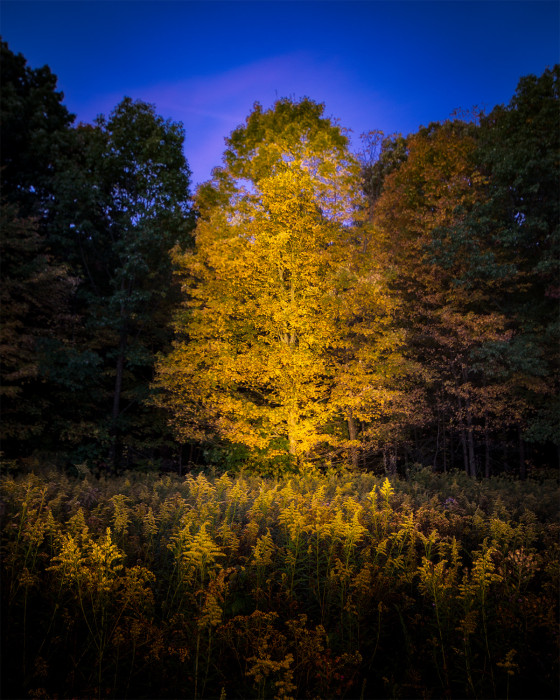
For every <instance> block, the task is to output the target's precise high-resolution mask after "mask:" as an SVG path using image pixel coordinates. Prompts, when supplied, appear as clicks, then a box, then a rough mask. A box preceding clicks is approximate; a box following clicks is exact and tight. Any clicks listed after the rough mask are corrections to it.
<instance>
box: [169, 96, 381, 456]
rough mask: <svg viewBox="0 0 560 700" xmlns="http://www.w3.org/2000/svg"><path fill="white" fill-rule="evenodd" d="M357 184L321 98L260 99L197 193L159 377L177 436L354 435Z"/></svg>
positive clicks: (302, 452)
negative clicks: (192, 237) (172, 340)
mask: <svg viewBox="0 0 560 700" xmlns="http://www.w3.org/2000/svg"><path fill="white" fill-rule="evenodd" d="M358 192H359V166H358V164H357V163H356V161H355V160H354V159H353V158H352V157H351V156H350V154H349V152H348V142H347V138H346V136H345V135H344V134H343V132H342V131H341V129H340V128H339V127H338V126H335V125H333V124H332V123H331V122H330V121H329V120H328V119H325V118H324V117H323V107H322V105H318V104H315V103H313V102H311V101H310V100H307V99H304V100H302V101H301V102H298V103H294V102H292V101H290V100H280V101H278V102H277V103H276V104H275V105H274V108H273V109H270V110H268V111H266V112H265V111H263V110H262V108H261V107H260V105H256V106H255V108H254V110H253V112H252V113H251V115H250V116H249V117H248V118H247V120H246V123H245V124H244V125H243V126H241V127H239V128H238V129H236V130H235V131H234V132H233V133H232V134H231V136H230V137H229V139H228V140H227V150H226V152H225V156H224V167H223V168H218V169H216V170H215V172H214V178H213V181H212V182H210V183H208V184H206V185H204V186H203V187H201V188H200V189H199V191H198V194H197V205H198V208H199V210H200V212H201V218H200V220H199V221H198V225H197V228H196V250H195V252H193V253H187V254H186V255H185V254H178V256H177V263H178V264H179V265H180V267H181V269H182V273H183V280H184V292H185V294H186V295H187V300H186V301H185V304H184V307H183V310H182V311H181V313H180V314H179V315H178V316H177V319H176V332H177V336H178V339H177V342H176V344H175V348H174V351H173V352H172V353H171V354H170V355H168V356H167V357H166V358H165V359H163V360H162V361H161V363H160V365H159V378H158V385H159V387H160V388H161V389H163V390H164V391H163V392H162V393H161V394H160V399H159V403H160V404H161V405H164V406H166V407H167V408H168V409H170V410H171V413H172V422H173V424H174V426H175V429H176V432H177V434H178V436H180V438H182V439H185V440H187V439H197V440H203V441H210V440H222V441H226V442H229V443H231V444H238V445H243V446H245V447H246V448H247V450H248V451H250V452H251V451H253V452H256V453H260V454H266V455H267V456H268V457H274V456H279V455H286V454H289V455H290V456H291V459H292V460H293V461H298V460H301V459H303V458H309V457H310V456H311V455H313V454H316V453H317V451H318V450H324V449H325V448H326V449H327V450H331V451H332V450H336V449H340V448H341V446H342V445H343V443H344V442H345V441H346V442H347V438H348V435H347V432H346V429H345V428H343V426H344V425H345V420H346V419H347V418H348V416H349V410H350V409H351V408H352V401H351V400H349V399H348V398H346V399H345V398H344V397H345V396H350V395H352V394H353V387H352V382H351V381H350V378H351V377H352V376H353V375H354V374H355V369H356V366H357V360H356V355H355V353H354V352H353V350H352V347H351V344H349V340H348V325H347V324H348V320H349V317H350V315H351V313H350V307H352V304H353V301H356V299H357V297H356V292H355V284H356V280H357V279H359V277H360V274H362V272H360V269H359V268H360V265H359V264H358V263H357V258H356V251H357V248H358V242H357V237H358V238H359V237H360V236H362V235H364V234H363V231H361V232H360V231H359V228H357V223H358V219H359V217H360V216H361V214H360V210H361V209H363V207H360V205H361V204H362V203H361V201H360V198H359V195H358ZM378 287H379V284H375V283H373V281H372V283H371V284H370V288H369V289H370V291H369V293H370V294H374V293H375V291H376V289H377V288H378ZM362 293H363V289H362ZM380 299H381V298H380ZM380 303H381V301H380ZM354 311H355V309H354ZM385 313H386V310H384V311H383V314H385ZM355 360H356V361H355ZM344 377H346V380H345V381H343V378H344ZM354 384H355V382H354ZM342 385H344V387H345V389H346V390H344V387H343V386H342ZM366 394H367V392H366ZM359 395H362V396H364V392H361V393H360V394H359ZM365 398H367V399H368V400H369V399H370V398H371V397H365ZM361 406H362V405H361V404H360V406H359V407H358V406H356V407H355V408H361ZM341 426H342V427H341Z"/></svg>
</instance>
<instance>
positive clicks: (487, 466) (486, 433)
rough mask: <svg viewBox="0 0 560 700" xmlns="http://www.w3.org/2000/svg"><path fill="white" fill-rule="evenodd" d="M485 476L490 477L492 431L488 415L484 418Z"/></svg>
mask: <svg viewBox="0 0 560 700" xmlns="http://www.w3.org/2000/svg"><path fill="white" fill-rule="evenodd" d="M484 476H485V478H486V479H488V478H489V477H490V431H489V429H488V414H486V416H485V418H484Z"/></svg>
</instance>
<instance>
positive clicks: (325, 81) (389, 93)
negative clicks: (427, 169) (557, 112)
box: [0, 0, 560, 184]
mask: <svg viewBox="0 0 560 700" xmlns="http://www.w3.org/2000/svg"><path fill="white" fill-rule="evenodd" d="M0 12H1V14H0V32H1V34H2V38H3V39H4V40H5V41H7V42H8V44H9V46H10V48H11V49H12V51H14V52H16V53H22V54H23V55H24V56H25V57H26V58H27V60H28V62H29V64H30V65H31V67H33V68H37V67H39V66H42V65H44V64H47V65H49V66H50V68H51V70H52V71H53V72H54V73H55V74H56V75H57V76H58V85H59V89H61V90H62V91H63V92H64V94H65V100H64V101H65V104H66V105H67V107H68V108H69V109H70V111H71V112H73V113H75V114H76V115H77V120H80V121H91V120H92V119H93V118H94V117H95V116H96V115H97V114H99V113H104V114H107V113H108V112H110V111H111V109H112V108H113V107H114V106H115V105H116V104H117V103H118V102H119V101H120V100H121V99H122V97H123V96H124V95H129V96H131V97H133V98H139V99H143V100H147V101H149V102H152V103H154V104H155V105H156V108H157V111H158V113H159V114H161V115H162V116H164V117H166V118H171V119H173V120H175V121H181V122H183V124H184V126H185V129H186V142H185V153H186V155H187V158H188V161H189V163H190V166H191V168H192V170H193V183H194V184H196V183H198V182H201V181H203V180H205V179H207V178H208V177H209V176H210V171H211V168H212V167H213V166H214V165H218V164H219V163H220V160H221V154H222V151H223V147H224V141H223V139H224V137H225V136H227V135H228V134H229V133H230V132H231V130H232V129H234V128H235V127H236V126H237V125H238V124H240V123H241V122H242V121H243V120H244V119H245V117H246V116H247V114H248V113H249V112H250V110H251V107H252V104H253V103H254V102H255V101H256V100H258V101H260V102H261V103H262V104H263V105H264V106H270V105H271V104H272V103H273V102H274V100H275V99H276V97H283V96H292V97H296V98H299V97H302V96H304V95H306V96H309V97H311V98H312V99H314V100H316V101H320V102H325V104H326V112H327V114H328V115H329V116H332V117H335V118H337V119H339V120H340V123H341V124H342V126H345V127H348V128H350V129H352V130H353V133H354V142H355V144H356V147H358V146H359V140H358V138H357V137H358V136H359V134H360V133H362V132H364V131H368V130H371V129H382V130H383V131H385V132H386V133H392V132H401V133H403V134H408V133H411V132H414V131H417V129H418V128H419V127H420V126H421V125H426V124H428V123H429V122H430V121H437V120H442V119H445V118H447V117H448V116H449V115H450V114H451V113H452V112H453V111H454V110H455V109H457V108H464V109H468V108H471V107H474V106H475V105H477V106H481V107H483V108H485V109H486V110H490V109H491V108H492V107H493V106H494V105H496V104H499V103H507V102H509V100H510V98H511V97H512V95H513V93H514V91H515V87H516V85H517V82H518V79H519V78H520V77H521V76H522V75H527V74H529V73H534V74H537V75H540V74H541V73H542V72H543V70H544V69H545V68H546V67H547V66H552V65H553V64H555V63H557V62H559V61H560V2H559V1H558V0H557V1H554V2H551V1H548V0H530V1H529V2H525V1H522V0H519V1H515V2H510V1H509V0H501V1H498V2H494V1H486V2H477V1H474V0H473V1H468V2H465V1H463V0H447V1H441V2H431V1H428V0H416V1H412V2H404V1H403V2H401V1H400V0H392V1H388V2H371V1H369V0H361V1H358V2H353V1H351V0H348V1H345V2H337V1H334V0H333V1H330V2H329V1H327V2H325V1H322V0H316V1H315V2H299V1H297V0H291V1H290V0H285V1H284V2H275V1H273V0H270V1H267V0H255V1H253V2H244V1H241V0H230V1H229V2H220V1H218V0H207V1H206V2H186V1H182V0H174V1H173V0H172V1H167V0H158V1H157V2H152V1H150V0H144V1H138V0H127V1H126V0H125V1H114V0H97V1H94V2H90V1H89V0H66V1H64V2H59V1H51V0H42V1H34V0H2V3H1V10H0Z"/></svg>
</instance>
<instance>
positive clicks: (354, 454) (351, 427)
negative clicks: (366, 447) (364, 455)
mask: <svg viewBox="0 0 560 700" xmlns="http://www.w3.org/2000/svg"><path fill="white" fill-rule="evenodd" d="M347 421H348V435H349V437H350V440H357V439H358V429H357V426H356V419H355V418H354V416H353V414H352V410H350V412H349V414H348V419H347ZM350 456H351V459H352V467H353V468H354V469H356V470H357V469H358V467H359V456H358V448H357V447H355V446H354V445H353V446H352V447H351V448H350Z"/></svg>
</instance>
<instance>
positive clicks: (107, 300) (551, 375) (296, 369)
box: [0, 43, 560, 476]
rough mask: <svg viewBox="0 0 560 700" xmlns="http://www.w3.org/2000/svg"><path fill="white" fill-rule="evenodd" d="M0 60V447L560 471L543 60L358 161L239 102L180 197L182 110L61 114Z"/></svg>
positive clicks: (369, 148)
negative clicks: (198, 177) (220, 147)
mask: <svg viewBox="0 0 560 700" xmlns="http://www.w3.org/2000/svg"><path fill="white" fill-rule="evenodd" d="M1 61H2V84H1V127H2V128H1V165H2V204H1V206H2V213H1V216H2V222H1V224H2V225H1V236H2V238H1V251H0V253H1V256H2V292H1V294H2V328H1V336H0V350H1V358H2V368H1V385H2V389H1V392H2V393H1V395H2V428H1V430H2V434H1V438H2V450H3V453H4V457H5V458H8V459H15V458H25V457H41V458H42V459H44V458H48V459H50V460H51V461H55V462H58V463H62V464H66V465H74V466H78V465H81V464H87V465H88V466H89V467H93V468H97V469H105V468H107V469H109V468H110V469H121V468H126V467H134V468H147V467H148V466H150V465H159V466H162V467H168V468H174V469H176V468H179V469H183V468H185V467H186V466H187V464H188V463H189V462H198V463H206V464H208V463H219V464H220V465H222V466H225V467H227V468H229V469H234V468H236V467H239V466H241V465H252V466H254V467H255V468H257V469H259V470H260V471H268V472H283V471H286V470H290V469H293V468H300V467H302V466H304V465H306V464H319V465H338V464H352V465H353V466H354V467H355V468H360V469H368V470H369V469H385V470H386V471H387V472H389V473H397V472H401V473H405V472H406V471H407V470H408V469H409V468H410V467H412V466H413V465H417V464H423V465H428V466H432V467H433V468H435V469H436V470H440V471H447V470H450V469H453V468H462V469H465V471H466V472H467V473H468V474H469V475H471V476H476V475H479V476H480V475H486V476H488V475H491V474H493V473H497V472H501V471H504V470H505V471H507V472H511V473H518V474H519V475H520V476H525V475H526V473H527V470H528V469H529V468H539V467H546V466H555V465H556V464H557V460H558V444H559V431H558V416H559V415H560V414H559V405H558V377H559V363H558V348H559V340H560V338H559V314H558V310H559V309H558V299H559V298H560V286H559V285H560V282H559V274H558V273H559V270H558V263H559V255H558V253H559V197H558V184H559V182H560V178H559V168H560V158H559V153H560V150H559V143H558V141H559V134H560V130H559V128H558V127H559V110H558V105H559V94H558V78H559V72H560V68H559V67H558V66H556V67H554V68H553V69H547V70H546V71H545V72H544V73H543V75H542V76H540V77H534V76H528V77H526V78H523V79H521V81H520V82H519V85H518V88H517V91H516V93H515V95H514V96H513V98H512V100H511V102H510V103H509V105H507V106H499V107H496V108H495V109H493V110H492V111H491V112H490V114H480V115H476V118H472V119H468V120H465V119H453V120H450V121H446V122H445V123H440V124H431V125H430V126H428V127H427V128H422V129H420V130H419V131H418V133H416V134H413V135H410V136H408V137H406V138H405V137H402V136H400V135H393V136H388V137H385V136H384V135H383V134H379V133H377V132H372V133H371V134H369V135H367V136H366V137H364V150H363V152H362V153H360V154H359V155H358V156H356V155H353V154H352V153H351V152H350V150H349V142H348V138H347V136H346V135H345V133H344V131H343V130H342V129H341V128H340V127H338V126H337V125H336V124H335V123H334V122H333V121H332V120H330V119H327V118H326V117H325V115H324V110H323V106H322V105H318V104H316V103H314V102H312V101H311V100H308V99H304V100H301V101H299V102H294V101H291V100H285V99H284V100H279V101H278V102H277V103H276V104H275V105H274V106H273V107H272V108H271V109H269V110H266V111H265V110H263V109H262V108H261V107H260V106H259V105H255V108H254V110H253V111H252V113H251V114H250V115H249V117H248V118H247V120H246V122H245V124H243V125H241V126H240V127H238V128H237V129H236V130H234V131H233V132H232V134H231V135H230V137H229V138H228V139H226V151H225V153H224V157H223V162H222V166H221V167H219V168H216V169H215V170H214V172H213V177H212V180H211V181H209V182H208V183H205V184H204V185H202V186H200V187H199V188H198V190H197V192H196V195H195V196H194V197H193V196H191V192H190V171H189V167H188V163H187V161H186V159H185V156H184V153H183V145H184V131H183V128H182V126H181V125H180V124H177V123H173V122H171V121H166V120H164V119H163V118H161V117H160V116H158V115H157V114H156V112H155V109H154V107H153V106H151V105H148V104H146V103H143V102H139V101H136V102H135V101H132V100H131V99H130V98H124V99H123V100H122V102H121V103H120V104H118V105H117V106H116V107H115V109H114V110H113V112H112V113H111V114H110V115H108V116H107V117H103V116H101V117H99V118H98V119H96V120H95V122H94V123H93V124H78V125H75V124H74V118H73V116H72V115H71V114H69V112H68V110H67V109H66V107H65V106H64V104H63V101H62V100H63V96H62V94H61V93H59V92H57V91H56V77H55V76H54V75H53V74H52V73H51V71H50V70H49V68H47V67H44V68H41V69H31V68H30V67H29V66H28V65H27V63H26V61H25V59H24V58H23V57H22V56H21V55H15V54H14V53H13V52H12V51H11V50H10V49H9V47H8V46H7V44H5V43H2V54H1ZM186 148H187V151H188V143H187V147H186Z"/></svg>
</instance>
